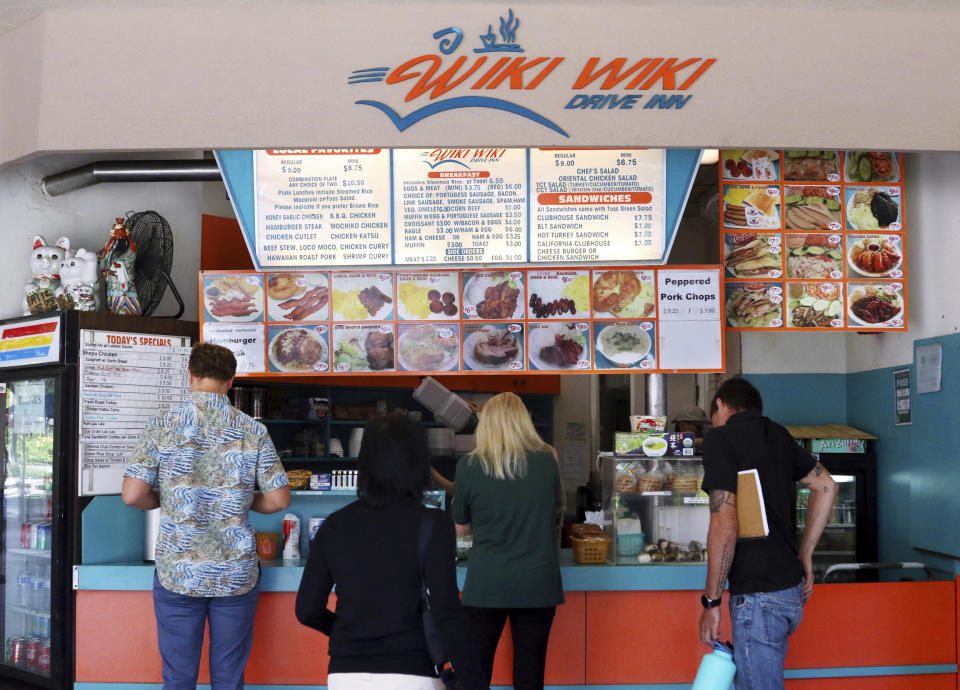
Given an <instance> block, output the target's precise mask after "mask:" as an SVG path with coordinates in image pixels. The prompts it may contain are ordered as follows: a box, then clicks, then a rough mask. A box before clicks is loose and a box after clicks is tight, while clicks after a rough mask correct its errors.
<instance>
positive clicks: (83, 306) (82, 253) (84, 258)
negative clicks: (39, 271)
mask: <svg viewBox="0 0 960 690" xmlns="http://www.w3.org/2000/svg"><path fill="white" fill-rule="evenodd" d="M60 285H61V287H62V289H63V292H62V295H61V296H60V297H59V299H58V301H59V302H60V308H61V309H76V310H78V311H100V306H101V299H100V273H99V271H98V269H97V255H96V254H94V253H93V252H88V251H87V250H86V249H78V250H77V253H76V255H75V256H73V257H70V258H69V259H64V260H63V262H62V263H61V264H60Z"/></svg>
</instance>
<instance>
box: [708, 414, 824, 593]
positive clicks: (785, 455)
mask: <svg viewBox="0 0 960 690" xmlns="http://www.w3.org/2000/svg"><path fill="white" fill-rule="evenodd" d="M816 464H817V460H816V458H814V457H813V456H812V455H810V453H808V452H807V451H805V450H803V448H801V447H800V446H799V445H797V442H796V441H795V440H794V439H793V438H792V437H791V436H790V434H789V432H788V431H787V430H786V429H784V428H783V427H782V426H780V425H779V424H777V423H775V422H772V421H770V420H769V419H767V418H766V417H764V416H762V415H761V414H760V413H759V412H757V411H756V410H747V411H745V412H737V413H736V414H734V415H731V417H730V419H728V420H727V423H726V424H724V425H723V426H721V427H717V428H715V429H711V430H709V431H708V432H707V433H706V436H705V438H704V440H703V465H704V477H703V489H704V491H712V490H722V491H729V492H731V493H734V494H735V493H737V473H738V472H741V471H743V470H752V469H756V470H757V473H758V474H759V476H760V488H761V489H762V490H763V500H764V503H765V504H766V510H767V523H768V525H769V528H770V534H769V535H768V536H767V537H765V538H762V539H741V540H738V541H737V549H736V552H735V553H734V556H733V565H732V566H731V567H730V593H731V594H751V593H754V592H776V591H779V590H781V589H788V588H790V587H794V586H796V585H797V584H799V583H800V582H801V581H802V580H803V565H802V564H801V563H800V560H799V559H798V557H797V553H798V551H797V532H796V526H795V505H796V487H795V483H796V482H797V481H798V480H800V479H803V478H804V477H806V476H807V475H808V474H809V473H810V470H812V469H813V468H814V466H815V465H816Z"/></svg>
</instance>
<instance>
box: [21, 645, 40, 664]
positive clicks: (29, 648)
mask: <svg viewBox="0 0 960 690" xmlns="http://www.w3.org/2000/svg"><path fill="white" fill-rule="evenodd" d="M39 653H40V640H38V639H37V638H35V637H28V638H27V639H26V640H25V641H24V645H23V668H25V669H27V670H28V671H35V670H36V669H37V657H38V656H39V655H40V654H39Z"/></svg>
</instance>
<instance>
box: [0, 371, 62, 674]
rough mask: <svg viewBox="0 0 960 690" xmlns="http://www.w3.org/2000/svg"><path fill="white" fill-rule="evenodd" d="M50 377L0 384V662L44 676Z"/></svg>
mask: <svg viewBox="0 0 960 690" xmlns="http://www.w3.org/2000/svg"><path fill="white" fill-rule="evenodd" d="M56 392H57V379H56V378H53V377H50V378H33V379H23V380H18V381H8V382H7V383H5V384H4V383H0V400H2V401H3V402H4V408H5V410H4V411H5V414H3V415H0V424H2V425H3V426H2V427H0V428H3V436H4V450H5V458H4V460H5V462H4V485H3V533H2V539H3V553H2V559H3V561H2V572H3V575H4V579H3V589H2V600H3V617H2V624H3V633H2V634H3V638H4V641H5V653H4V658H3V664H4V665H5V666H7V667H13V668H16V669H18V670H20V671H21V672H26V673H29V674H36V675H39V676H43V677H46V678H49V677H50V663H51V658H50V632H51V629H50V625H51V619H50V609H51V606H50V603H51V597H50V593H51V587H50V583H51V574H52V573H51V543H52V536H53V531H52V510H53V478H54V472H53V468H54V465H53V462H54V432H55V425H54V421H55V403H56Z"/></svg>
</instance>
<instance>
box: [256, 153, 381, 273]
mask: <svg viewBox="0 0 960 690" xmlns="http://www.w3.org/2000/svg"><path fill="white" fill-rule="evenodd" d="M253 169H254V189H255V190H256V200H257V203H256V213H257V216H256V218H257V219H256V229H257V255H258V257H259V259H260V263H261V265H263V266H318V265H329V264H340V265H354V266H359V265H368V264H385V263H390V262H391V260H392V259H391V257H392V254H391V247H392V245H391V228H390V211H391V209H390V152H389V151H386V150H384V149H266V150H259V151H254V166H253Z"/></svg>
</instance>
